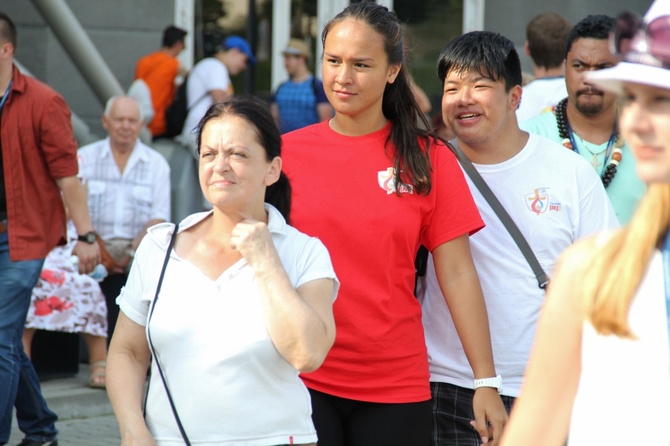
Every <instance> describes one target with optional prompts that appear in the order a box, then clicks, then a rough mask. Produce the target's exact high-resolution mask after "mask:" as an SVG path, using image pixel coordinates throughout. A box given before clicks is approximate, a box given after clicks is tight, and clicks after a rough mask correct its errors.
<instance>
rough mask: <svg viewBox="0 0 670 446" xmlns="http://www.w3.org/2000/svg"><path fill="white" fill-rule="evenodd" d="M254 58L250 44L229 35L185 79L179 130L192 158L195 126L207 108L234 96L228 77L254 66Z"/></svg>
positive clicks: (240, 38) (194, 145)
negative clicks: (183, 116)
mask: <svg viewBox="0 0 670 446" xmlns="http://www.w3.org/2000/svg"><path fill="white" fill-rule="evenodd" d="M255 63H256V58H255V57H254V54H253V52H252V51H251V45H249V42H247V41H246V40H244V39H243V38H242V37H240V36H229V37H227V38H225V39H224V40H223V42H222V44H221V49H219V51H217V52H216V53H215V54H214V55H213V56H212V57H206V58H204V59H202V60H201V61H200V62H198V63H197V64H196V65H195V66H194V67H193V69H192V70H191V73H190V74H189V76H188V79H187V80H186V82H187V84H186V98H187V105H188V115H187V116H186V121H185V122H184V128H183V129H182V134H181V142H182V143H183V144H185V145H186V146H188V147H189V148H190V149H192V151H193V153H194V155H195V147H196V144H195V135H194V134H193V132H192V131H193V129H194V128H195V127H196V126H197V125H198V122H199V121H200V118H202V117H203V116H204V114H205V112H206V111H207V109H208V108H209V107H210V106H211V105H212V104H214V103H216V102H224V101H226V100H228V99H230V98H231V97H232V96H233V94H234V93H235V92H234V91H233V84H232V83H231V81H230V77H231V76H235V75H237V74H239V73H241V72H242V71H244V70H245V69H246V68H247V65H248V64H255Z"/></svg>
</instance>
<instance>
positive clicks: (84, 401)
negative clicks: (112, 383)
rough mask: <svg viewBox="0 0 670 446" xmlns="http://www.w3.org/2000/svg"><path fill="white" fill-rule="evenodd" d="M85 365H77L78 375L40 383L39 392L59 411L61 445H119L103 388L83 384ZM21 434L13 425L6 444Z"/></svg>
mask: <svg viewBox="0 0 670 446" xmlns="http://www.w3.org/2000/svg"><path fill="white" fill-rule="evenodd" d="M87 380H88V368H87V367H86V365H84V364H81V365H80V366H79V374H78V375H76V376H74V377H70V378H65V379H54V380H49V381H45V382H43V383H42V393H43V394H44V397H45V398H46V400H47V402H48V404H49V407H50V408H51V409H52V410H53V411H54V412H56V413H57V414H58V417H59V419H60V420H59V422H58V423H57V425H56V427H57V428H58V430H59V432H60V433H59V435H58V444H59V445H60V446H112V445H113V446H118V445H119V444H120V443H121V440H120V437H119V427H118V425H117V424H116V419H115V418H114V415H113V414H112V407H111V406H110V404H109V400H108V399H107V393H106V392H105V391H104V390H99V389H91V388H89V387H88V386H87V385H86V383H87ZM22 438H23V435H22V434H21V432H20V431H19V430H18V428H17V426H16V419H15V420H14V422H13V424H12V435H11V437H10V441H9V443H8V444H9V445H16V444H18V443H19V442H20V441H21V439H22Z"/></svg>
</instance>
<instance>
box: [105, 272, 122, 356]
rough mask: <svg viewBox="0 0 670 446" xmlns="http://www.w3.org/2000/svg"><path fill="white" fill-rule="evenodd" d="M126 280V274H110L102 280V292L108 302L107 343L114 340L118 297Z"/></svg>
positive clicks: (117, 316)
mask: <svg viewBox="0 0 670 446" xmlns="http://www.w3.org/2000/svg"><path fill="white" fill-rule="evenodd" d="M126 280H128V276H127V275H126V274H110V275H109V276H107V277H105V280H103V281H102V282H100V289H101V290H102V294H104V295H105V302H106V303H107V324H108V327H107V345H109V342H110V341H111V340H112V334H114V327H115V326H116V320H117V319H118V318H119V306H118V305H116V298H117V297H119V293H120V292H121V288H123V286H124V285H125V284H126Z"/></svg>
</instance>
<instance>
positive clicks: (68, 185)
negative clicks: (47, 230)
mask: <svg viewBox="0 0 670 446" xmlns="http://www.w3.org/2000/svg"><path fill="white" fill-rule="evenodd" d="M56 184H57V185H58V188H59V189H60V190H61V192H62V194H63V203H64V204H65V208H66V209H67V210H68V212H69V214H70V218H71V219H72V221H73V222H74V226H75V227H76V228H77V233H78V234H80V235H83V234H86V233H87V232H90V231H93V225H92V224H91V217H90V215H89V213H88V201H87V198H86V189H85V187H84V185H82V184H81V181H79V178H77V177H76V176H74V175H73V176H69V177H63V178H58V179H57V180H56ZM72 254H74V255H76V256H77V257H78V258H79V272H80V273H88V272H91V271H93V269H94V268H95V266H96V265H97V264H98V263H100V248H99V247H98V243H97V242H96V243H93V244H89V243H86V242H77V244H76V245H75V246H74V248H73V249H72Z"/></svg>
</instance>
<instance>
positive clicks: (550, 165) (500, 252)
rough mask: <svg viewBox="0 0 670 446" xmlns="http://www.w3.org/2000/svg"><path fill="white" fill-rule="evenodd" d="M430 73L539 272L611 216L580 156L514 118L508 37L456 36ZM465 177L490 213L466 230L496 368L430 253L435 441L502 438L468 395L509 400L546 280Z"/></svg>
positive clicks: (515, 90)
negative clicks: (469, 345) (467, 349)
mask: <svg viewBox="0 0 670 446" xmlns="http://www.w3.org/2000/svg"><path fill="white" fill-rule="evenodd" d="M438 75H439V78H440V79H441V80H442V81H443V86H444V90H443V91H444V97H443V100H442V116H443V119H444V120H445V122H446V124H447V127H448V128H449V129H451V130H452V131H453V132H454V134H455V135H456V141H457V143H458V145H459V146H460V148H461V149H462V151H463V153H464V154H465V156H466V157H467V158H468V159H469V160H470V161H471V162H472V163H473V164H474V167H475V168H476V169H477V171H478V172H479V173H480V174H481V176H482V177H483V179H484V180H485V181H486V182H487V183H488V185H489V186H490V188H491V189H492V190H493V193H494V194H495V195H496V197H497V198H498V199H499V200H500V202H501V203H502V205H503V207H504V208H505V209H506V210H507V212H508V213H509V214H510V216H511V217H512V220H514V222H515V223H516V224H517V226H518V227H519V229H520V231H521V233H522V234H523V235H524V237H525V238H526V240H527V241H528V244H529V245H530V247H531V248H532V250H533V252H534V253H535V256H536V257H537V259H538V260H539V262H540V264H541V265H542V267H543V269H544V270H545V271H546V272H547V273H550V272H551V270H552V267H553V265H554V263H555V261H556V259H557V258H558V256H559V254H560V253H561V251H562V250H563V249H565V248H566V247H567V246H569V245H570V244H572V243H573V242H574V241H575V240H577V239H578V238H580V237H582V236H585V235H587V234H591V233H594V232H597V231H600V230H604V229H607V228H612V227H616V226H618V222H617V218H616V216H615V214H614V211H613V210H612V207H611V205H610V202H609V200H608V199H607V195H606V193H605V189H604V188H603V185H602V183H601V181H600V179H599V178H598V176H597V174H596V173H595V172H594V170H593V168H592V167H591V166H590V164H589V163H588V162H586V161H585V160H584V159H583V158H582V157H580V156H579V155H577V154H575V153H573V152H571V151H568V150H566V149H565V148H564V147H562V146H561V145H559V144H556V143H554V142H552V141H550V140H548V139H545V138H543V137H540V136H538V135H530V134H528V133H526V132H524V131H522V130H520V129H519V126H518V124H517V118H516V113H515V111H516V108H517V106H518V105H519V101H520V100H521V64H520V62H519V55H518V54H517V52H516V50H515V49H514V43H513V42H511V41H510V40H509V39H507V38H505V37H503V36H501V35H500V34H496V33H491V32H485V31H478V32H471V33H467V34H464V35H462V36H460V37H457V38H456V39H454V40H452V41H451V42H450V43H449V44H448V45H447V46H446V47H445V48H444V50H442V53H441V54H440V57H439V59H438ZM468 185H469V186H470V190H471V192H472V195H473V197H474V199H475V202H476V203H477V206H478V208H479V211H480V213H481V215H482V218H483V219H484V222H485V223H486V227H485V228H484V229H482V230H480V231H479V232H478V233H476V234H474V235H473V236H471V237H470V247H471V250H472V257H473V260H474V262H475V266H476V268H477V272H478V274H479V278H480V281H481V285H482V290H483V292H484V298H485V301H486V306H487V311H488V316H489V325H490V333H491V345H492V347H493V357H494V363H495V369H496V371H495V373H496V376H482V374H481V372H479V371H477V370H474V371H473V370H472V369H471V367H470V363H469V361H468V358H466V356H465V353H464V349H463V346H462V344H461V341H460V339H459V337H458V334H457V331H456V327H455V326H454V322H453V319H452V317H451V315H450V313H449V309H448V307H447V305H446V303H445V300H444V297H443V296H442V294H441V293H440V288H439V286H438V283H437V278H436V274H435V268H439V267H440V265H434V263H433V261H432V258H429V264H428V268H427V271H426V276H425V278H424V279H425V293H424V295H423V296H419V297H420V299H421V304H422V307H423V323H424V329H425V335H426V344H427V346H428V358H429V367H430V380H431V391H432V396H433V427H434V432H433V439H434V445H436V446H437V445H447V444H448V445H458V446H461V445H468V446H469V445H472V446H479V444H481V443H486V442H487V440H489V441H490V440H493V441H496V440H498V439H499V438H500V436H501V432H492V431H490V432H489V437H488V439H486V440H485V439H484V438H479V435H478V434H477V432H476V431H475V430H474V429H473V426H472V423H471V422H470V420H474V415H473V413H472V401H473V398H474V399H482V398H492V397H493V395H497V393H498V392H500V395H501V398H502V401H503V403H504V404H505V408H506V409H507V410H508V411H509V410H510V409H511V406H512V403H513V401H514V398H515V397H516V396H517V394H518V391H519V387H520V386H521V380H522V377H523V374H524V371H525V366H526V361H527V358H528V355H529V353H530V348H531V343H532V340H533V336H534V332H535V325H536V322H537V317H538V314H539V311H540V307H541V305H542V302H543V299H544V289H542V288H540V286H539V284H538V281H537V280H536V277H535V275H534V273H533V271H532V269H531V267H530V266H529V264H528V262H527V261H526V259H525V258H524V256H523V254H522V253H521V251H520V250H519V248H518V247H517V245H516V244H515V242H514V240H513V239H512V237H511V236H510V234H509V233H508V231H507V230H506V229H505V227H504V226H503V224H502V223H501V221H500V219H499V218H498V217H497V215H496V214H495V212H494V211H493V210H492V208H491V207H490V206H489V205H488V203H487V201H486V200H485V199H484V198H483V196H482V194H481V193H480V192H479V190H478V189H477V187H476V186H475V185H474V183H473V182H472V181H471V180H470V179H469V178H468ZM446 277H448V275H447V276H446ZM483 335H485V334H483ZM496 388H497V391H496ZM491 392H495V393H493V394H492V393H491Z"/></svg>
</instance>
